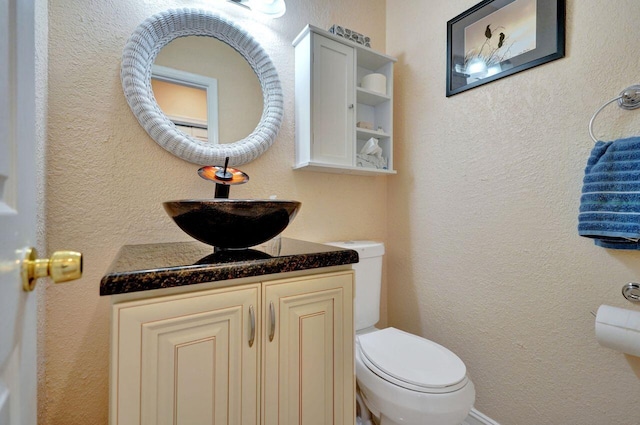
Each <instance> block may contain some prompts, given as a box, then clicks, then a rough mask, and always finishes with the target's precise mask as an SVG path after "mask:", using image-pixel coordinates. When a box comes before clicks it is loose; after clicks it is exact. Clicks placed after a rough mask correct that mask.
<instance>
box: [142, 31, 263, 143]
mask: <svg viewBox="0 0 640 425" xmlns="http://www.w3.org/2000/svg"><path fill="white" fill-rule="evenodd" d="M157 66H162V67H166V68H171V69H174V70H178V71H181V72H184V73H188V74H192V75H198V76H202V77H203V78H207V79H213V80H215V81H217V105H214V107H216V106H217V124H212V123H211V122H208V134H209V136H208V137H209V141H210V142H211V143H233V142H236V141H238V140H241V139H243V138H245V137H247V136H248V135H249V134H251V133H252V132H253V130H254V129H255V128H256V126H257V125H258V123H259V122H260V117H261V116H262V111H263V97H262V88H261V87H260V81H259V80H258V77H257V76H256V74H255V73H254V71H253V69H252V68H251V66H250V65H249V63H248V62H247V61H246V60H245V59H244V58H243V57H242V56H241V55H240V54H239V53H238V52H237V51H235V50H234V49H233V48H232V47H230V46H228V45H227V44H225V43H224V42H222V41H220V40H218V39H215V38H213V37H201V36H188V37H180V38H177V39H175V40H173V41H171V42H170V43H169V44H167V45H166V46H164V47H163V48H162V50H161V51H160V53H159V54H158V56H157V58H156V60H155V62H154V69H155V68H156V67H157ZM153 90H154V96H155V97H156V100H157V97H158V95H157V93H156V91H155V88H154V89H153ZM208 99H210V97H208ZM158 103H159V104H160V102H159V101H158ZM207 107H208V114H207V115H208V117H211V109H212V108H211V105H210V103H209V101H208V102H207ZM160 108H161V109H162V111H163V112H164V113H165V115H167V116H168V117H169V119H171V120H173V119H172V118H171V117H170V115H171V114H170V113H169V111H168V110H167V109H165V108H164V107H163V106H162V105H160ZM208 121H210V119H208ZM174 122H175V121H174ZM182 131H183V132H184V133H187V134H190V133H188V131H185V130H182ZM216 135H217V141H215V140H214V137H215V136H216ZM194 137H195V136H194Z"/></svg>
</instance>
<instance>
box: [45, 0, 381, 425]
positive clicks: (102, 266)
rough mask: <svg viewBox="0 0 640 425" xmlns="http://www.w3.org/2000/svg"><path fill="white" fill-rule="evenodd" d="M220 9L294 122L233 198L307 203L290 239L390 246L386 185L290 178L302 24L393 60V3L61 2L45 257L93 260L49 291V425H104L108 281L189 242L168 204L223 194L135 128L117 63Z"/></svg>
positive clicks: (53, 65) (55, 38)
mask: <svg viewBox="0 0 640 425" xmlns="http://www.w3.org/2000/svg"><path fill="white" fill-rule="evenodd" d="M182 6H190V7H205V8H207V7H208V8H211V7H218V10H219V12H220V13H221V14H223V15H224V16H226V17H227V18H229V19H232V20H235V21H236V22H237V23H238V24H239V25H241V26H243V27H244V28H246V29H247V30H249V31H250V32H252V34H254V36H255V37H256V38H257V39H258V40H260V42H261V44H262V45H263V46H264V48H265V49H266V51H267V52H268V53H269V54H270V55H271V57H272V60H273V61H274V63H275V66H276V68H277V69H278V72H279V74H280V78H281V80H282V85H283V90H284V99H285V114H284V122H283V126H282V130H281V132H280V134H279V136H278V138H277V140H276V141H275V144H274V145H273V147H272V148H271V149H270V150H269V151H268V152H267V153H266V154H265V155H263V156H262V157H261V158H259V159H258V160H256V161H254V162H252V163H250V164H247V165H245V166H243V167H241V168H242V169H243V170H244V171H246V172H247V173H248V174H249V175H250V176H251V181H250V182H249V183H248V184H246V185H243V186H240V187H237V188H233V189H232V192H231V195H232V197H236V198H240V197H247V198H265V197H268V196H269V195H272V194H275V195H277V196H278V197H279V198H282V199H286V198H291V199H296V200H299V201H302V210H301V212H300V213H299V214H298V216H297V217H296V219H295V221H294V222H293V223H292V225H291V226H290V227H289V228H288V229H287V230H286V231H285V233H284V236H288V237H294V238H300V239H306V240H310V241H328V240H336V239H344V238H372V239H379V240H384V239H385V237H386V227H385V226H386V223H387V209H386V204H387V200H386V187H387V178H386V177H358V176H341V175H337V174H336V175H333V174H318V173H310V172H300V171H296V172H294V171H292V169H291V167H292V165H293V160H294V140H293V139H294V137H293V134H294V131H293V125H294V122H293V116H294V113H293V104H294V99H293V87H294V83H293V77H294V53H293V47H292V46H291V41H292V40H293V39H294V37H295V36H296V35H297V34H298V33H299V32H300V31H301V30H302V28H303V27H304V26H305V25H306V24H309V23H310V24H313V25H316V26H319V27H323V28H328V27H329V26H331V25H332V24H334V23H339V24H342V25H345V26H348V27H349V28H353V29H355V30H357V31H359V32H362V33H365V34H368V35H370V36H371V37H372V39H373V44H374V47H376V48H378V49H384V43H385V1H384V0H375V1H372V0H355V1H354V0H352V1H349V2H344V1H341V0H323V1H314V2H307V1H303V0H288V1H287V6H288V11H287V14H286V16H285V17H284V18H281V19H277V20H267V19H259V20H256V19H253V18H251V17H249V15H248V14H246V13H245V11H244V10H242V9H240V8H238V7H236V6H233V5H230V4H227V3H225V2H222V1H218V2H216V3H212V2H210V1H204V0H202V1H197V0H194V1H181V0H158V1H153V2H151V1H128V0H111V1H108V2H101V1H91V2H89V1H81V0H51V1H50V3H49V81H48V84H49V91H48V94H49V116H48V140H47V152H46V166H47V168H46V180H47V186H46V204H47V212H46V221H47V230H48V231H47V235H46V236H47V239H48V250H49V252H51V251H53V250H55V249H63V248H64V249H75V250H79V251H82V252H83V253H84V255H85V273H84V277H83V278H82V279H81V280H79V281H76V282H70V283H67V284H64V285H59V286H53V285H50V286H48V287H47V288H46V304H45V326H46V328H45V330H44V333H43V336H42V337H41V341H40V344H41V346H43V347H44V353H43V358H42V359H41V360H42V361H41V363H42V365H41V366H42V367H44V373H42V372H41V376H43V378H42V379H41V385H40V393H39V419H40V422H39V423H41V424H43V425H52V424H60V425H74V424H77V425H86V424H106V423H107V405H108V391H107V390H108V367H109V303H110V300H109V298H108V297H103V298H100V297H99V296H98V288H99V281H100V278H101V277H102V275H103V274H104V272H105V271H106V269H107V268H108V266H109V263H110V262H111V260H112V259H113V257H114V255H115V253H116V252H117V250H118V249H119V248H120V246H121V245H123V244H137V243H151V242H171V241H185V240H189V238H188V237H187V236H186V235H184V234H183V233H182V232H181V231H180V230H179V229H178V228H177V227H176V226H175V225H174V224H173V223H172V222H171V220H170V219H169V218H168V217H167V216H166V214H165V213H164V211H163V209H162V206H161V202H162V201H166V200H171V199H180V198H205V197H211V196H212V195H213V187H212V186H211V185H210V184H209V183H207V182H206V181H204V180H202V179H200V178H199V177H198V176H197V174H196V171H197V168H198V167H197V166H196V165H193V164H189V163H187V162H184V161H182V160H180V159H177V158H174V157H173V156H171V155H170V154H168V153H167V152H166V151H164V150H163V149H162V148H160V147H159V146H158V145H156V144H155V143H154V142H153V141H152V140H151V139H150V138H149V137H148V136H147V134H146V133H145V132H144V130H143V129H142V128H141V127H140V125H139V124H138V123H137V121H136V120H135V118H134V117H133V115H132V114H131V111H130V110H129V107H128V105H127V103H126V101H125V99H124V96H123V94H122V88H121V85H120V79H119V72H120V55H121V52H122V49H123V47H124V44H125V42H126V40H127V38H128V37H129V35H130V34H131V33H132V32H133V30H134V29H135V28H136V26H137V25H138V24H139V23H140V22H141V21H142V20H144V19H145V18H146V17H148V16H149V15H151V14H153V13H156V12H160V11H162V10H165V9H168V8H171V7H182Z"/></svg>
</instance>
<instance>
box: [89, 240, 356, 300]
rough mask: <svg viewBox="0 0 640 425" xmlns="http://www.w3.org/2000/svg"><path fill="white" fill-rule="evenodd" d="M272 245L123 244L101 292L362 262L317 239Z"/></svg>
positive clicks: (107, 293)
mask: <svg viewBox="0 0 640 425" xmlns="http://www.w3.org/2000/svg"><path fill="white" fill-rule="evenodd" d="M274 251H276V250H275V249H274V248H273V247H269V246H266V245H265V246H261V247H260V248H254V249H245V250H237V251H220V252H217V253H213V248H212V247H210V246H208V245H205V244H202V243H200V242H175V243H162V244H146V245H125V246H123V247H122V248H121V249H120V251H119V252H118V254H117V255H116V258H115V260H114V261H113V263H112V264H111V267H110V268H109V270H108V271H107V273H106V274H105V275H104V277H103V278H102V280H101V281H100V295H115V294H124V293H128V292H137V291H147V290H151V289H160V288H170V287H175V286H183V285H193V284H196V283H204V282H213V281H220V280H228V279H238V278H244V277H252V276H262V275H268V274H275V273H284V272H292V271H299V270H308V269H316V268H320V267H331V266H340V265H345V264H353V263H357V262H358V253H357V252H356V251H353V250H350V249H343V248H338V247H334V246H329V245H322V244H318V243H312V242H305V241H299V240H295V239H288V238H282V239H281V247H280V250H279V252H274Z"/></svg>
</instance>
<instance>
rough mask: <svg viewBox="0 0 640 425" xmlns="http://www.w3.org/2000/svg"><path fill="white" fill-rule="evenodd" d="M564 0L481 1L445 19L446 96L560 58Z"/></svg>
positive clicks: (563, 30) (562, 42)
mask: <svg viewBox="0 0 640 425" xmlns="http://www.w3.org/2000/svg"><path fill="white" fill-rule="evenodd" d="M565 8H566V5H565V0H483V1H481V2H480V3H478V4H476V5H475V6H473V7H472V8H470V9H468V10H466V11H464V12H462V13H461V14H460V15H458V16H456V17H455V18H453V19H451V20H449V21H448V22H447V90H446V95H447V97H449V96H453V95H455V94H458V93H462V92H463V91H466V90H469V89H472V88H475V87H480V86H482V85H484V84H487V83H490V82H492V81H496V80H499V79H501V78H504V77H507V76H509V75H512V74H515V73H517V72H521V71H524V70H527V69H530V68H534V67H536V66H539V65H542V64H544V63H547V62H551V61H553V60H556V59H559V58H562V57H564V51H565V18H566V16H565Z"/></svg>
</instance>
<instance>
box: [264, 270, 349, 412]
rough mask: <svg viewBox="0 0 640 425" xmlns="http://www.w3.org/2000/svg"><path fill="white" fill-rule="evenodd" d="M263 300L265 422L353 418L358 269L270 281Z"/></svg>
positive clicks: (266, 285) (265, 288) (265, 286)
mask: <svg viewBox="0 0 640 425" xmlns="http://www.w3.org/2000/svg"><path fill="white" fill-rule="evenodd" d="M263 300H264V303H263V312H264V313H263V334H264V335H265V341H264V345H263V347H264V348H263V352H264V358H263V362H262V365H263V388H264V389H263V397H262V410H263V412H264V413H263V415H264V422H263V424H264V425H293V424H302V425H326V424H334V425H340V424H344V425H351V424H353V423H354V421H355V403H354V398H355V375H354V366H353V363H354V357H353V341H354V331H353V273H352V272H351V271H349V272H345V273H336V274H327V275H316V276H310V277H306V278H298V279H290V280H284V281H274V282H269V283H266V284H265V285H264V287H263Z"/></svg>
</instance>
